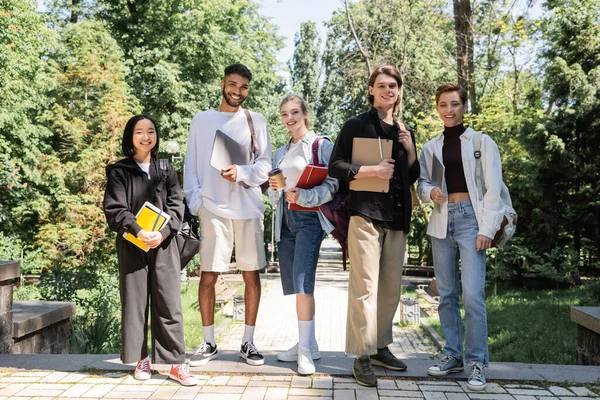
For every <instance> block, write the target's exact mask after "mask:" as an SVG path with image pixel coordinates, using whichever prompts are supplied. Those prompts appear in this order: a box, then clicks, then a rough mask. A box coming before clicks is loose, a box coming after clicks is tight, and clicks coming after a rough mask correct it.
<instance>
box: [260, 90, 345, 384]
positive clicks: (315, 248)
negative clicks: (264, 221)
mask: <svg viewBox="0 0 600 400" xmlns="http://www.w3.org/2000/svg"><path fill="white" fill-rule="evenodd" d="M280 113H281V121H282V122H283V124H284V125H285V127H286V129H287V130H288V132H289V134H290V135H291V138H290V140H289V142H288V143H287V144H286V145H285V146H282V147H280V148H278V149H277V151H276V152H275V155H274V156H273V168H279V169H281V170H282V173H283V176H284V177H285V182H286V186H285V188H284V189H280V190H278V189H277V181H276V179H275V178H269V187H270V189H269V197H270V198H271V202H272V203H273V204H275V205H276V206H277V207H276V214H275V220H276V223H275V239H276V241H277V242H278V254H279V268H280V273H281V284H282V287H283V293H284V294H285V295H289V294H296V313H297V315H298V336H299V341H298V344H296V345H295V346H293V347H292V348H290V349H288V350H287V351H283V352H280V353H278V354H277V358H278V359H279V360H280V361H288V362H293V361H296V362H297V363H298V373H299V374H302V375H310V374H313V373H315V364H314V361H313V360H316V359H319V358H320V357H321V354H320V353H319V346H318V345H317V341H316V338H315V320H314V315H315V299H314V295H313V294H314V289H315V275H316V270H317V261H318V258H319V249H320V247H321V241H322V240H323V238H324V237H325V235H326V234H327V233H329V232H331V231H332V230H333V226H332V225H331V223H330V222H329V221H328V220H327V219H326V218H325V217H324V216H323V214H322V213H321V212H320V211H318V210H314V211H304V210H302V211H300V210H291V209H290V205H293V204H295V205H298V206H301V207H306V208H311V207H316V206H319V205H321V204H324V203H327V202H328V201H330V200H331V199H332V198H333V195H334V194H335V192H336V191H337V189H338V181H337V179H333V178H330V177H329V176H327V177H326V178H325V180H324V181H323V183H321V184H320V185H317V186H315V187H313V188H311V189H300V188H298V187H296V186H297V183H298V179H299V178H300V176H301V175H302V172H303V171H304V169H305V168H306V166H307V165H308V164H313V161H314V156H313V149H314V150H317V156H318V157H317V158H318V163H320V164H324V165H325V167H327V165H328V164H329V157H330V156H331V151H332V150H333V144H332V143H331V141H329V140H328V139H327V138H323V137H320V136H317V135H315V133H314V132H313V131H312V130H310V124H309V121H308V109H307V106H306V103H305V102H304V100H303V99H302V98H300V97H298V96H294V95H291V96H287V97H286V98H284V99H283V101H282V102H281V105H280Z"/></svg>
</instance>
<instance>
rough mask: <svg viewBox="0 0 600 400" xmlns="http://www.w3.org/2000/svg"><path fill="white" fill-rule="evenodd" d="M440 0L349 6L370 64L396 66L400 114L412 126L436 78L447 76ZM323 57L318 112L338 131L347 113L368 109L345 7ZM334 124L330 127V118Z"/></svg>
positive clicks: (364, 75) (448, 32) (448, 45)
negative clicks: (400, 82)
mask: <svg viewBox="0 0 600 400" xmlns="http://www.w3.org/2000/svg"><path fill="white" fill-rule="evenodd" d="M444 6H445V3H444V2H441V1H428V2H411V1H406V0H397V1H393V2H390V1H384V0H374V1H358V2H353V3H352V4H351V6H350V12H351V15H352V20H353V22H354V25H355V27H356V31H357V35H358V38H359V41H360V43H361V46H362V47H363V48H364V49H365V51H366V52H367V54H368V55H369V59H370V64H371V66H372V67H375V66H378V65H381V64H391V65H394V66H396V67H397V68H398V69H399V71H400V73H401V75H402V76H403V79H404V86H403V93H404V95H403V110H402V111H401V117H402V119H404V120H405V121H406V122H407V123H408V124H409V125H411V126H415V125H416V118H417V115H418V114H419V113H420V112H422V110H423V109H430V107H431V98H432V97H431V96H432V94H433V93H434V91H435V88H436V87H437V85H438V83H439V82H444V81H448V80H451V76H452V72H453V65H452V64H451V63H450V60H448V53H449V51H450V50H451V49H452V48H453V46H454V41H453V40H452V39H453V37H452V19H451V18H450V17H449V16H448V15H447V14H446V13H444V11H443V7H444ZM328 26H329V32H328V38H327V43H326V49H325V54H324V56H323V67H324V70H325V82H324V85H323V89H322V92H321V98H320V101H319V109H318V110H317V117H318V118H319V121H320V122H324V123H325V124H326V126H325V129H326V130H332V131H333V132H335V133H337V131H338V130H339V128H340V127H341V123H342V122H343V121H344V120H345V119H347V118H348V117H350V116H352V115H355V114H358V113H361V112H364V111H365V110H366V109H367V102H366V94H367V87H366V82H367V79H368V71H367V67H366V63H365V60H364V57H363V55H362V54H361V52H360V50H359V48H358V47H357V45H356V42H355V40H354V38H353V36H352V34H351V32H350V30H349V29H348V22H347V17H346V13H345V11H344V10H338V11H336V12H335V13H334V15H333V17H332V19H331V20H330V21H329V22H328ZM332 121H333V122H335V123H336V125H337V126H333V125H332V124H331V122H332Z"/></svg>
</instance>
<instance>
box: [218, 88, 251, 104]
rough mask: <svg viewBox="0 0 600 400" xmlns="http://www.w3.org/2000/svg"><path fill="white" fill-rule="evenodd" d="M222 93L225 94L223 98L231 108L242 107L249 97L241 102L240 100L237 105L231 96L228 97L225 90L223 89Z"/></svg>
mask: <svg viewBox="0 0 600 400" xmlns="http://www.w3.org/2000/svg"><path fill="white" fill-rule="evenodd" d="M221 92H222V93H223V98H224V99H225V102H226V103H227V104H228V105H229V107H239V106H241V105H242V103H243V102H244V100H246V99H247V97H242V98H241V99H240V100H238V102H237V103H232V102H231V100H230V99H229V96H227V94H226V93H225V88H223V89H221Z"/></svg>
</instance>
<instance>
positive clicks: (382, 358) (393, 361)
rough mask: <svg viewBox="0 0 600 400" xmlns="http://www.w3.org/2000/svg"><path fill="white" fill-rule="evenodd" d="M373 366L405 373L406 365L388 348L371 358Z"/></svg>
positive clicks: (379, 350)
mask: <svg viewBox="0 0 600 400" xmlns="http://www.w3.org/2000/svg"><path fill="white" fill-rule="evenodd" d="M371 364H372V365H378V366H380V367H383V368H387V369H393V370H394V371H405V370H406V364H404V362H402V360H401V359H399V358H398V357H396V356H395V355H394V353H392V352H391V351H390V349H388V348H387V347H384V348H383V349H377V354H375V355H372V356H371Z"/></svg>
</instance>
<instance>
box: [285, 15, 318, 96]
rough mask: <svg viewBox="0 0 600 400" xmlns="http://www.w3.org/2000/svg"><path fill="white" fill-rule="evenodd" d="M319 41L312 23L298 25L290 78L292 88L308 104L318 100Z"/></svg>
mask: <svg viewBox="0 0 600 400" xmlns="http://www.w3.org/2000/svg"><path fill="white" fill-rule="evenodd" d="M320 53H321V39H320V38H319V33H318V32H317V26H316V24H315V23H314V22H311V21H308V22H303V23H301V24H300V32H299V33H297V34H296V40H295V41H294V58H293V63H292V65H291V66H290V67H291V78H292V84H293V86H294V87H297V88H298V90H299V91H300V95H301V96H302V97H303V98H304V100H306V101H307V102H308V103H309V104H311V103H315V102H316V101H317V99H318V98H319V76H320V68H319V56H320Z"/></svg>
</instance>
